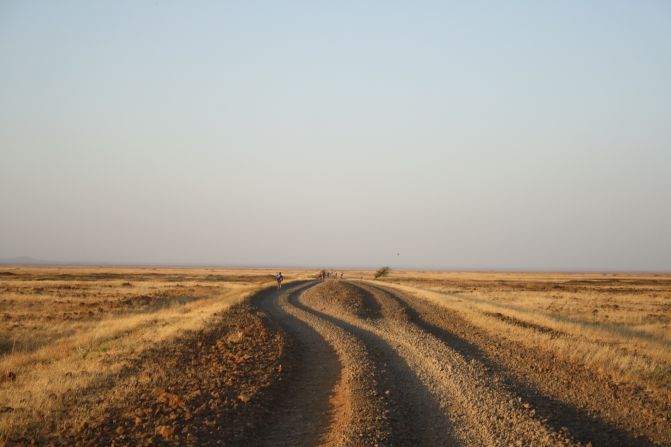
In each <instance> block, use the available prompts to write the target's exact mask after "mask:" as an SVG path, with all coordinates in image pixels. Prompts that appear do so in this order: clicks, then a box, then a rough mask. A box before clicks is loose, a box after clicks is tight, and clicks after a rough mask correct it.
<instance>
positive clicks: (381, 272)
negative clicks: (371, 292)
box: [375, 266, 391, 279]
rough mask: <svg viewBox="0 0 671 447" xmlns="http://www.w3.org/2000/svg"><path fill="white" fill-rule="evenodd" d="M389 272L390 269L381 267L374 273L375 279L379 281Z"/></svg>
mask: <svg viewBox="0 0 671 447" xmlns="http://www.w3.org/2000/svg"><path fill="white" fill-rule="evenodd" d="M389 272H391V267H387V266H385V267H382V268H380V269H378V270H377V272H375V279H380V278H382V277H384V276H387V275H388V274H389Z"/></svg>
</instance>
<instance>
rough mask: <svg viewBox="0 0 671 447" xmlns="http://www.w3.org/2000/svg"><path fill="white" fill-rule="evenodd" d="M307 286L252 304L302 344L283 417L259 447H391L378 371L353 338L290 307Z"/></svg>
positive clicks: (388, 417) (282, 410)
mask: <svg viewBox="0 0 671 447" xmlns="http://www.w3.org/2000/svg"><path fill="white" fill-rule="evenodd" d="M311 285H312V284H307V285H304V286H299V287H297V288H295V289H293V290H290V291H286V292H283V293H280V294H279V295H275V296H274V297H273V298H272V299H271V300H262V301H258V302H257V303H256V305H257V306H258V307H260V308H261V309H263V310H265V311H266V312H268V313H269V314H270V315H272V316H273V317H275V318H276V319H277V320H278V322H279V323H280V325H282V326H284V328H285V329H286V330H287V331H289V332H290V333H293V334H294V335H295V336H297V338H298V339H299V340H300V341H301V343H302V346H301V350H300V351H301V352H300V353H299V355H300V357H301V359H300V360H301V361H300V368H299V370H298V371H296V374H295V377H294V379H295V381H294V382H293V384H294V385H293V388H292V389H291V390H290V391H291V392H290V393H289V394H288V396H287V399H286V401H285V403H284V405H283V406H282V408H279V409H278V413H280V414H283V417H282V418H281V419H280V420H278V421H277V422H276V423H275V424H274V425H275V427H276V429H275V430H272V432H271V435H270V436H268V437H267V438H265V439H262V440H260V443H259V445H268V446H275V445H338V446H341V445H343V446H345V445H347V446H349V445H361V446H363V445H366V446H368V445H391V444H392V443H393V441H392V438H391V436H392V430H391V422H390V412H389V410H388V404H387V399H386V395H385V394H384V393H383V390H381V387H382V385H381V383H382V382H381V380H380V375H381V371H382V369H381V368H379V366H380V365H377V364H375V363H374V361H373V359H372V356H371V354H370V353H369V352H368V350H367V349H366V346H365V345H364V344H363V343H362V342H361V341H360V340H358V339H357V338H356V337H355V336H353V335H352V334H350V333H348V332H346V331H345V330H343V329H342V328H339V327H337V326H335V325H333V324H331V323H330V322H328V321H327V320H324V319H321V318H319V317H317V316H315V315H313V314H311V313H309V312H305V311H304V310H302V309H300V308H299V307H297V306H295V305H293V304H292V303H293V302H295V300H296V299H297V297H298V296H299V295H302V294H303V293H309V292H310V290H309V289H310V286H311Z"/></svg>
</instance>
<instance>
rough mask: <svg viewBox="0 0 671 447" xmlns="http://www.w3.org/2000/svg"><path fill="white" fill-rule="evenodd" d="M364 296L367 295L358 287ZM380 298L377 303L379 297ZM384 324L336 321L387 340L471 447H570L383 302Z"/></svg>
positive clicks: (567, 439)
mask: <svg viewBox="0 0 671 447" xmlns="http://www.w3.org/2000/svg"><path fill="white" fill-rule="evenodd" d="M357 286H358V287H359V288H360V290H361V293H362V294H365V293H369V292H368V291H367V290H366V289H365V286H361V285H359V284H357ZM376 298H378V297H377V296H376ZM378 301H379V302H380V304H381V308H382V313H383V316H384V317H383V318H381V319H380V320H376V321H372V320H368V321H363V320H360V319H357V318H355V317H353V316H352V315H346V314H342V313H340V314H338V315H334V316H335V317H337V318H339V319H341V320H343V321H345V322H346V323H349V324H351V325H353V326H355V327H357V328H359V329H360V330H363V331H368V332H370V333H373V334H375V335H377V336H378V337H380V338H381V339H383V340H384V341H385V342H386V343H388V344H389V345H390V346H392V347H393V348H394V349H395V350H396V351H397V352H398V354H399V355H400V356H402V357H403V358H404V359H405V360H406V361H407V362H408V364H409V365H410V366H411V367H412V369H413V370H414V371H416V372H417V373H418V375H419V376H420V378H421V380H422V382H423V383H424V385H425V386H426V387H427V388H428V389H429V390H431V392H432V394H433V395H434V396H435V398H436V399H437V400H438V401H439V402H440V404H441V406H442V407H443V408H444V411H445V412H446V413H447V414H448V416H449V418H450V420H451V421H452V423H453V427H454V429H455V431H456V435H457V436H458V438H459V439H460V440H461V442H462V443H464V444H467V445H572V444H574V443H573V441H572V440H571V439H570V437H568V436H566V435H565V434H564V433H558V432H555V431H554V430H553V429H552V428H551V427H548V426H546V425H544V424H543V423H542V422H541V421H540V420H538V418H536V417H534V413H533V410H530V409H528V408H526V407H525V406H524V404H522V403H518V401H517V400H516V399H515V397H516V396H515V395H514V394H511V393H510V392H508V390H506V389H505V387H503V386H502V385H501V384H499V383H496V382H492V381H491V377H489V375H488V374H487V371H485V370H483V368H480V367H478V366H479V365H477V364H474V363H473V362H470V361H468V359H465V358H464V357H463V356H462V355H461V354H460V353H459V352H457V351H455V350H454V349H452V348H451V347H449V346H447V345H446V344H445V343H443V342H442V341H440V340H439V339H437V338H436V337H435V336H433V335H431V334H429V333H428V332H426V331H425V330H423V329H422V328H420V327H418V326H417V325H415V324H414V323H412V322H411V321H410V320H409V318H408V316H407V313H406V312H405V310H404V309H403V308H402V307H400V306H398V305H394V303H393V302H391V301H389V300H384V299H382V300H380V299H378Z"/></svg>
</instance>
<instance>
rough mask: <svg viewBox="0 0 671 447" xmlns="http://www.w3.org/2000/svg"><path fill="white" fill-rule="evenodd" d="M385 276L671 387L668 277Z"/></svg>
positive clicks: (508, 330) (604, 366) (597, 364)
mask: <svg viewBox="0 0 671 447" xmlns="http://www.w3.org/2000/svg"><path fill="white" fill-rule="evenodd" d="M384 281H385V282H388V283H391V284H392V285H394V286H397V287H399V288H401V289H403V290H406V291H413V292H415V293H417V294H418V295H420V296H422V297H425V298H429V299H431V300H433V301H436V302H440V303H441V305H443V306H447V307H450V308H452V309H455V310H457V311H458V312H459V313H461V314H462V315H463V316H464V317H466V318H467V319H468V320H470V321H471V322H473V323H475V324H476V325H477V326H479V327H481V328H484V329H486V330H487V331H490V332H493V333H495V334H496V335H497V336H505V337H508V338H510V339H514V340H516V341H519V342H522V343H524V344H527V345H529V346H530V347H533V348H535V347H538V346H541V347H543V349H546V350H549V351H552V352H553V353H556V355H558V356H561V357H565V358H568V359H570V360H573V361H580V362H584V363H585V364H587V365H590V366H592V367H594V368H597V369H599V370H601V371H602V372H606V373H609V374H612V375H615V376H617V378H618V379H621V380H631V381H636V382H637V383H640V384H642V385H645V386H649V387H654V388H659V387H661V389H662V390H668V389H669V388H670V387H671V327H670V323H671V275H668V274H667V275H664V274H612V273H596V274H590V273H496V272H494V273H471V272H454V273H448V272H392V274H391V275H390V276H388V277H387V278H385V279H384Z"/></svg>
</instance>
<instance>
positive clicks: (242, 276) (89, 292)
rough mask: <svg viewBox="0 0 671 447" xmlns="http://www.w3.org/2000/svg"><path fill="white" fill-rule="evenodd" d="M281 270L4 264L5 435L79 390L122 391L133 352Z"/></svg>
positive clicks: (0, 346) (1, 358) (192, 326)
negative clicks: (24, 265)
mask: <svg viewBox="0 0 671 447" xmlns="http://www.w3.org/2000/svg"><path fill="white" fill-rule="evenodd" d="M275 273H276V272H275V271H271V270H262V269H254V270H242V269H241V270H227V269H177V268H93V267H90V268H89V267H20V266H16V267H12V266H2V267H0V322H2V324H1V325H0V374H2V375H1V376H0V445H2V443H3V439H7V438H8V437H16V436H19V435H21V434H22V433H24V432H26V431H28V432H29V431H30V428H31V427H32V426H36V425H42V424H45V423H49V422H48V421H52V420H56V419H57V415H58V413H59V411H60V410H61V409H63V408H64V406H66V405H68V404H71V403H72V401H73V399H74V398H76V396H80V395H84V394H86V395H90V396H96V398H97V399H99V400H102V399H105V393H107V392H113V394H114V395H115V398H117V399H119V398H123V395H124V387H125V386H131V385H129V383H130V382H128V383H126V382H124V380H122V379H123V378H124V377H126V376H128V375H129V374H128V371H127V370H128V366H129V365H130V364H131V363H132V362H133V361H135V360H137V359H138V358H140V356H142V354H143V353H144V352H146V351H147V350H149V349H152V348H154V347H156V346H158V345H159V344H160V343H164V342H170V340H173V339H175V338H176V337H178V336H180V335H182V334H184V333H186V332H188V331H198V330H201V329H203V328H204V327H205V326H206V325H207V324H208V321H210V320H211V319H212V318H213V316H214V315H215V314H217V313H219V312H222V311H224V310H226V309H227V308H228V307H230V306H232V305H233V304H235V303H238V302H241V301H243V300H244V299H245V298H246V297H248V296H250V295H252V294H254V293H255V292H257V291H258V290H261V289H263V288H265V287H269V286H273V285H274V284H275V282H274V279H273V275H274V274H275ZM310 273H312V272H310ZM306 274H307V272H305V271H292V272H284V275H285V278H287V280H292V279H297V278H300V277H303V276H305V275H306ZM131 375H132V372H131ZM112 383H116V384H117V385H118V386H114V387H110V386H109V385H110V384H112ZM87 417H89V415H86V414H82V418H87Z"/></svg>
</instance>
